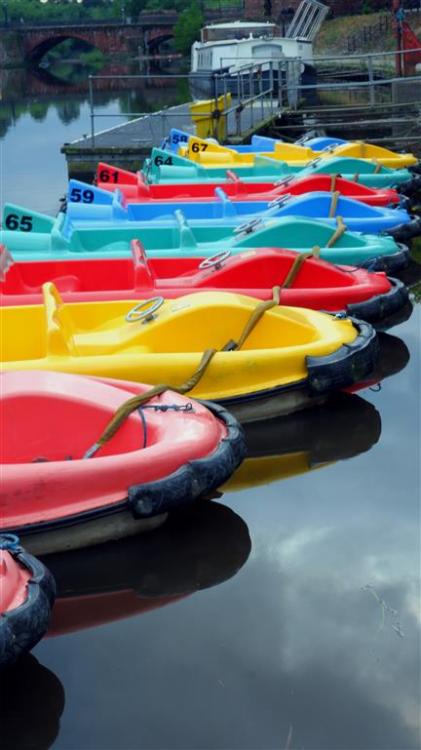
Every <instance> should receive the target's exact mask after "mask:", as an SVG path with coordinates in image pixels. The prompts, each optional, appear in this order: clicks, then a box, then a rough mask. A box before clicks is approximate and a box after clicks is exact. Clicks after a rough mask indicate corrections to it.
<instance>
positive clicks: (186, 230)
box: [174, 209, 197, 250]
mask: <svg viewBox="0 0 421 750" xmlns="http://www.w3.org/2000/svg"><path fill="white" fill-rule="evenodd" d="M174 216H175V220H176V222H177V225H178V229H179V232H180V241H179V248H180V250H190V249H192V248H196V247H197V242H196V239H195V236H194V234H193V232H192V230H191V227H189V225H188V223H187V219H186V217H185V216H184V214H183V212H182V211H180V209H177V210H176V211H174Z"/></svg>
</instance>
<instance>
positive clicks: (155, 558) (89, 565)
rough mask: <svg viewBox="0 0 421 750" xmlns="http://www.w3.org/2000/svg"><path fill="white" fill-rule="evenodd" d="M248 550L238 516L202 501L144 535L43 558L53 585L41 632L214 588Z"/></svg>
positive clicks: (81, 624) (125, 614)
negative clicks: (53, 598) (51, 603)
mask: <svg viewBox="0 0 421 750" xmlns="http://www.w3.org/2000/svg"><path fill="white" fill-rule="evenodd" d="M250 550H251V541H250V536H249V532H248V528H247V525H246V524H245V522H244V521H243V520H242V519H241V518H240V516H238V515H237V514H236V513H234V511H232V510H231V509H230V508H227V507H225V506H224V505H222V504H220V503H217V502H204V503H203V504H202V505H199V506H197V507H196V508H191V509H189V510H185V511H181V512H179V513H177V514H173V516H172V517H171V518H170V519H169V520H168V522H167V523H166V524H165V526H163V527H162V528H160V529H157V530H156V531H154V532H151V533H150V534H144V535H141V536H137V537H130V538H128V539H125V540H120V541H115V542H108V543H106V544H102V545H95V546H94V547H90V548H87V549H80V550H73V551H70V552H67V553H56V554H51V555H46V556H45V557H44V558H43V560H44V562H45V564H47V565H48V567H49V569H50V570H51V572H52V573H53V575H54V577H55V579H56V583H57V598H56V603H55V606H54V610H53V617H52V621H51V625H50V629H49V632H48V635H50V636H52V635H63V634H66V633H71V632H73V631H76V630H81V629H83V628H89V627H94V626H97V625H102V624H105V623H107V622H112V621H114V620H118V619H122V618H125V617H130V616H132V615H138V614H141V613H143V612H147V611H149V610H151V609H156V608H158V607H163V606H165V605H166V604H170V603H172V602H175V601H177V600H178V599H180V598H181V597H184V596H187V595H189V594H192V593H194V592H195V591H199V590H201V589H205V588H209V587H211V586H216V585H218V584H219V583H222V582H223V581H226V580H227V579H228V578H231V577H232V576H234V575H235V574H236V573H237V572H238V571H239V570H240V568H241V567H242V566H243V565H244V564H245V562H246V561H247V559H248V556H249V554H250Z"/></svg>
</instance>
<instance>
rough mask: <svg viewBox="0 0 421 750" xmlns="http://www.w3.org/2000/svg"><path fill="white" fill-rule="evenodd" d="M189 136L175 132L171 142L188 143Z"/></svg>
mask: <svg viewBox="0 0 421 750" xmlns="http://www.w3.org/2000/svg"><path fill="white" fill-rule="evenodd" d="M187 141H188V136H187V135H181V133H180V134H178V133H173V134H172V136H171V142H172V143H187Z"/></svg>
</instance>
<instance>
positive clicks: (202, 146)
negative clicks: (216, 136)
mask: <svg viewBox="0 0 421 750" xmlns="http://www.w3.org/2000/svg"><path fill="white" fill-rule="evenodd" d="M207 147H208V144H207V143H192V147H191V150H192V151H193V153H195V154H198V153H199V151H206V149H207Z"/></svg>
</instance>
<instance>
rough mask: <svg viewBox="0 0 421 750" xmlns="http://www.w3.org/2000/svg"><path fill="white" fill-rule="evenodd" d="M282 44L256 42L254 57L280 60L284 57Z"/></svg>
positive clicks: (253, 51) (253, 48)
mask: <svg viewBox="0 0 421 750" xmlns="http://www.w3.org/2000/svg"><path fill="white" fill-rule="evenodd" d="M282 55H283V52H282V45H281V44H255V45H254V46H253V47H252V57H253V58H256V57H257V58H264V59H265V60H278V59H279V58H280V57H282Z"/></svg>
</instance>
